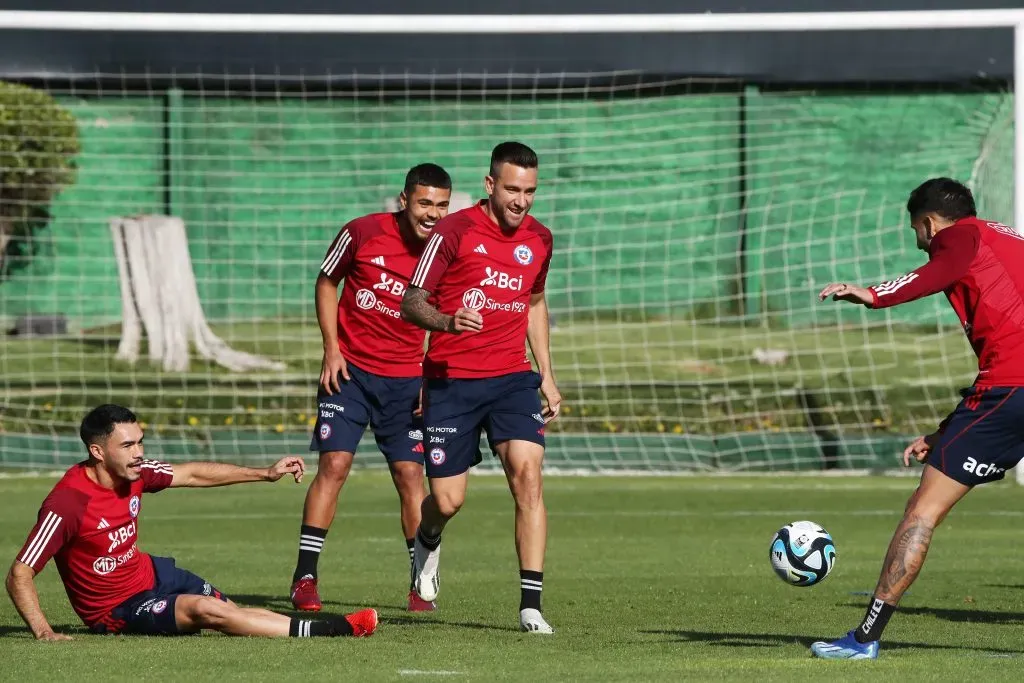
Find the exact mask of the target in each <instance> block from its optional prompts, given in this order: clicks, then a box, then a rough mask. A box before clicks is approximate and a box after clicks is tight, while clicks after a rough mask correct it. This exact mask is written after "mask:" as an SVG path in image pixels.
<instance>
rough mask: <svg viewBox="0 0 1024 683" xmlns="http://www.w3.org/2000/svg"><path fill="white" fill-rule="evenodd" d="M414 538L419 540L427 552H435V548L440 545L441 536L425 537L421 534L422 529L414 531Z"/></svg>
mask: <svg viewBox="0 0 1024 683" xmlns="http://www.w3.org/2000/svg"><path fill="white" fill-rule="evenodd" d="M416 537H417V538H419V539H420V543H422V544H423V547H424V548H426V549H427V550H437V546H439V545H441V534H438V535H437V536H427V535H426V534H425V533H423V527H420V528H419V529H417V530H416Z"/></svg>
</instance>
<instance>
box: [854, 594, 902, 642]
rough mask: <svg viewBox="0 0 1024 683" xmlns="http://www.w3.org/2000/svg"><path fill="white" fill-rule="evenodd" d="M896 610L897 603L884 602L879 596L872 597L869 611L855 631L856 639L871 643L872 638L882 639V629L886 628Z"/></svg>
mask: <svg viewBox="0 0 1024 683" xmlns="http://www.w3.org/2000/svg"><path fill="white" fill-rule="evenodd" d="M895 611H896V606H895V605H890V604H888V603H885V602H882V601H881V600H879V599H878V598H872V600H871V604H870V605H868V612H867V614H865V615H864V621H863V622H862V623H861V625H860V626H858V627H857V630H856V631H854V632H853V637H854V639H855V640H856V641H857V642H858V643H870V642H871V641H872V640H880V639H881V638H882V631H884V630H885V625H886V624H888V623H889V618H890V617H892V613H893V612H895Z"/></svg>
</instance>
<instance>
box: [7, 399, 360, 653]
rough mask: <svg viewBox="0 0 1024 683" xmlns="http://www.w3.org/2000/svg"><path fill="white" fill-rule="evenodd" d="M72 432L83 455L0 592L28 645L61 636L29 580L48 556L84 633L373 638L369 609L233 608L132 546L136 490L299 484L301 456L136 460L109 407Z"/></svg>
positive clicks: (122, 414)
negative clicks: (260, 465)
mask: <svg viewBox="0 0 1024 683" xmlns="http://www.w3.org/2000/svg"><path fill="white" fill-rule="evenodd" d="M79 433H80V435H81V437H82V441H84V442H85V446H86V448H87V449H88V453H89V459H88V460H86V461H84V462H81V463H78V464H77V465H75V466H74V467H72V468H71V469H69V470H68V471H67V473H66V474H65V475H64V477H63V478H62V479H61V480H60V481H59V482H57V485H56V486H54V487H53V490H51V491H50V494H49V495H48V496H47V497H46V499H45V500H44V501H43V505H42V507H41V508H40V509H39V517H38V520H37V521H36V525H35V526H34V527H33V528H32V531H31V533H29V536H28V540H27V541H26V542H25V545H24V546H23V547H22V549H21V551H20V552H19V553H18V555H17V558H16V559H15V560H14V563H13V564H12V565H11V570H10V572H9V573H8V575H7V592H8V593H9V594H10V596H11V600H12V601H13V602H14V606H15V607H16V608H17V610H18V613H19V614H20V615H21V618H22V619H24V620H25V623H26V624H28V627H29V629H31V631H32V634H33V635H34V636H35V637H36V639H37V640H70V636H67V635H64V634H60V633H55V632H54V630H53V628H51V626H50V624H49V622H48V621H47V619H46V616H45V615H44V614H43V611H42V609H41V608H40V606H39V595H38V593H36V586H35V582H34V581H35V576H36V574H38V573H39V572H40V571H42V569H43V567H44V566H45V565H46V562H47V561H48V560H49V559H50V558H51V557H53V558H54V562H55V563H56V565H57V571H59V572H60V577H61V581H62V582H63V583H64V588H65V590H66V591H67V594H68V599H69V600H70V601H71V606H72V607H73V608H74V610H75V612H76V613H77V614H78V616H79V617H80V618H81V619H82V621H84V622H85V624H86V626H88V627H89V630H90V631H92V632H93V633H141V634H150V635H182V634H187V633H196V632H198V631H200V630H202V629H211V630H214V631H220V632H221V633H225V634H228V635H235V636H278V637H286V636H293V637H308V636H368V635H371V634H372V633H373V632H374V629H376V627H377V612H376V610H372V609H367V610H362V611H360V612H356V613H355V614H350V615H347V616H345V617H344V619H341V618H338V619H324V620H318V621H309V620H304V619H292V618H291V617H287V616H285V615H283V614H277V613H275V612H269V611H267V610H264V609H252V608H247V607H239V606H238V605H236V604H235V603H233V602H231V601H230V600H228V599H227V598H226V597H224V595H222V594H221V592H220V591H218V590H217V589H216V588H214V587H213V586H212V585H211V584H209V583H207V582H206V581H204V580H203V579H201V578H199V577H198V576H196V575H195V574H192V573H191V572H188V571H185V570H184V569H179V568H177V567H176V566H175V565H174V560H173V559H171V558H167V557H151V556H150V555H148V554H146V553H144V552H142V551H141V550H139V548H138V546H137V545H136V541H137V539H138V516H139V513H140V512H141V510H142V494H143V493H155V492H157V491H161V490H163V489H165V488H168V487H171V488H175V487H179V486H188V487H197V488H204V487H210V486H226V485H228V484H240V483H243V482H250V481H277V480H278V479H280V478H281V477H283V476H285V475H286V474H291V475H292V476H293V477H294V478H295V481H296V482H299V481H301V479H302V475H303V473H304V472H305V465H304V463H303V461H302V458H297V457H286V458H282V459H281V460H279V461H278V462H277V463H276V464H274V465H273V466H271V467H268V468H266V469H253V468H249V467H238V466H236V465H228V464H223V463H207V462H190V463H181V464H178V465H173V466H172V465H170V464H168V463H164V462H158V461H155V460H144V459H143V457H142V439H143V434H142V429H141V427H140V426H139V424H138V420H137V419H136V417H135V414H134V413H132V412H131V411H130V410H128V409H127V408H122V407H121V406H116V405H102V406H99V407H98V408H95V409H93V410H92V411H91V412H90V413H89V414H88V415H86V416H85V418H84V419H83V420H82V426H81V429H80V432H79Z"/></svg>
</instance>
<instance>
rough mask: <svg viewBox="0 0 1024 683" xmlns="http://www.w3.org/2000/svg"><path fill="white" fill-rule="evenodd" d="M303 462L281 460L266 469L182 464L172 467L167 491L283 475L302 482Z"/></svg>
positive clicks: (210, 463)
mask: <svg viewBox="0 0 1024 683" xmlns="http://www.w3.org/2000/svg"><path fill="white" fill-rule="evenodd" d="M305 473H306V463H305V462H304V461H303V460H302V458H300V457H298V456H292V455H290V456H287V457H284V458H281V459H280V460H278V461H277V462H276V463H274V464H273V465H271V466H270V467H240V466H238V465H231V464H228V463H226V462H186V463H182V464H180V465H174V477H173V478H172V479H171V488H178V487H188V488H209V487H211V486H228V485H230V484H244V483H246V482H250V481H277V480H278V479H280V478H281V477H283V476H285V475H286V474H290V475H292V476H293V477H294V478H295V483H299V482H300V481H302V475H303V474H305Z"/></svg>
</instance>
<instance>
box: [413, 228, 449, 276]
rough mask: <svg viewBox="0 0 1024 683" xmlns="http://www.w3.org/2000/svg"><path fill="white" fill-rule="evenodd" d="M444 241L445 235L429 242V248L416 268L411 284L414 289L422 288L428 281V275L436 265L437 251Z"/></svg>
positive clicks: (437, 236)
mask: <svg viewBox="0 0 1024 683" xmlns="http://www.w3.org/2000/svg"><path fill="white" fill-rule="evenodd" d="M443 239H444V236H443V235H434V236H433V237H431V238H430V241H429V242H427V248H426V249H424V250H423V256H422V257H421V258H420V263H419V265H418V266H416V272H414V273H413V274H412V279H411V280H410V281H409V284H410V285H412V286H413V287H422V286H423V283H424V282H425V281H426V279H427V275H429V274H430V267H431V266H432V265H434V257H435V256H437V250H438V249H439V248H440V247H441V241H442V240H443Z"/></svg>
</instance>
